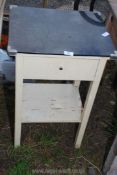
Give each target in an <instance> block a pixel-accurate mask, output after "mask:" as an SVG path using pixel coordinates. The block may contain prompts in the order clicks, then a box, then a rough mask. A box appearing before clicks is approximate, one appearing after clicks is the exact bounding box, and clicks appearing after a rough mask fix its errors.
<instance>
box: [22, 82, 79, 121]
mask: <svg viewBox="0 0 117 175" xmlns="http://www.w3.org/2000/svg"><path fill="white" fill-rule="evenodd" d="M81 106H82V105H81V99H80V95H79V91H78V87H75V86H74V85H72V84H44V83H42V84H40V83H38V84H34V83H24V85H23V114H22V122H23V123H28V122H29V123H30V122H33V123H35V122H41V123H48V122H53V123H56V122H70V123H71V122H81Z"/></svg>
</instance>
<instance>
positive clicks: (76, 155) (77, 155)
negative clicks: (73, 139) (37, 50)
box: [74, 149, 83, 158]
mask: <svg viewBox="0 0 117 175" xmlns="http://www.w3.org/2000/svg"><path fill="white" fill-rule="evenodd" d="M74 154H75V157H76V158H79V157H81V156H83V151H82V150H81V149H75V151H74Z"/></svg>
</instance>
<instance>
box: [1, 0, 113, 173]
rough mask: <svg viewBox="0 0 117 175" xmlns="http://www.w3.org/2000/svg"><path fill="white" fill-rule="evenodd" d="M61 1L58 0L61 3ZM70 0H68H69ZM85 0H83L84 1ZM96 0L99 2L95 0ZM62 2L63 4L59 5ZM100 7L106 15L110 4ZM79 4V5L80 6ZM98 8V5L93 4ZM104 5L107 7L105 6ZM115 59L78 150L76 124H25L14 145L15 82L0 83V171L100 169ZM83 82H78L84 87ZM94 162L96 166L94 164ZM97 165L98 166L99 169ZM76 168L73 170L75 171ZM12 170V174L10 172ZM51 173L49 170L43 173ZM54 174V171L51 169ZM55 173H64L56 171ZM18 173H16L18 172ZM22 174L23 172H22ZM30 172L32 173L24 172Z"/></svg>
mask: <svg viewBox="0 0 117 175" xmlns="http://www.w3.org/2000/svg"><path fill="white" fill-rule="evenodd" d="M14 2H15V4H20V5H21V4H23V5H26V3H27V1H26V0H25V1H13V0H11V1H10V0H8V3H7V5H6V9H8V4H9V3H14ZM28 2H29V4H30V5H34V6H35V5H38V6H41V5H42V1H40V2H39V1H38V0H35V2H34V1H28ZM51 2H54V3H50V4H49V7H55V4H56V6H57V7H60V6H62V5H63V6H64V5H66V3H67V1H57V2H56V3H55V1H52V0H51ZM60 2H61V3H60ZM69 3H71V1H69ZM83 3H84V1H82V5H83ZM98 3H99V2H98ZM61 4H62V5H61ZM99 4H100V6H101V11H102V13H103V14H105V15H107V14H108V12H109V9H110V8H109V6H108V4H107V2H106V1H105V0H103V1H100V3H99ZM81 8H82V7H81ZM96 9H99V5H96ZM105 9H106V10H105ZM115 69H116V66H115V63H114V62H112V61H110V62H108V64H107V66H106V70H105V72H104V75H103V79H102V82H101V84H100V87H99V90H98V93H97V96H96V100H95V103H94V106H93V110H92V112H91V115H90V120H89V122H88V126H87V129H86V133H85V136H84V139H83V143H82V146H81V148H80V150H75V149H74V137H75V132H76V127H77V126H76V125H75V124H30V125H29V124H24V125H23V129H22V146H21V147H20V148H17V149H14V148H13V135H12V133H13V126H14V91H15V88H14V85H13V84H6V85H4V86H3V85H2V84H0V175H6V174H8V175H16V174H17V173H16V174H13V172H12V171H15V168H14V167H15V166H16V165H17V167H18V166H22V165H23V166H24V164H25V166H26V163H27V164H28V168H29V169H30V170H32V171H33V172H35V173H36V174H44V170H54V171H55V170H56V169H57V170H64V171H65V172H66V174H70V175H71V174H72V172H71V170H73V171H74V172H73V174H79V175H80V174H81V175H87V170H88V168H89V167H92V166H93V167H94V168H95V169H97V175H98V174H100V172H99V170H101V169H102V166H103V162H104V159H105V156H106V154H107V151H108V148H109V144H110V135H109V133H108V132H107V131H106V129H107V127H108V123H111V122H112V120H113V111H114V107H115V92H114V90H113V89H112V81H113V76H114V73H115ZM84 84H85V83H83V84H82V85H81V89H82V92H83V91H85V89H86V88H85V87H86V86H85V85H84ZM95 166H96V167H95ZM98 168H99V170H98ZM75 171H76V173H75ZM10 173H11V174H10ZM45 174H51V173H47V172H46V173H45ZM53 174H55V172H54V173H53ZM56 174H65V173H63V172H57V173H56ZM17 175H19V174H17ZM22 175H23V174H22ZM26 175H31V174H26Z"/></svg>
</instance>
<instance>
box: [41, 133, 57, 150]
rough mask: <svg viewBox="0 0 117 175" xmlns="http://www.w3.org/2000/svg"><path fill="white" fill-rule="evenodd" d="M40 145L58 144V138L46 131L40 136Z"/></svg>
mask: <svg viewBox="0 0 117 175" xmlns="http://www.w3.org/2000/svg"><path fill="white" fill-rule="evenodd" d="M38 141H39V145H40V146H42V147H51V146H56V145H57V143H58V142H57V138H56V137H55V136H53V135H51V134H49V133H44V134H42V135H41V136H39V138H38Z"/></svg>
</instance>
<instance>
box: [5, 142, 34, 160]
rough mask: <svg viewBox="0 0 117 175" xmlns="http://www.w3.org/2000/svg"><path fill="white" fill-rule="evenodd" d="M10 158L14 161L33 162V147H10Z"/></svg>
mask: <svg viewBox="0 0 117 175" xmlns="http://www.w3.org/2000/svg"><path fill="white" fill-rule="evenodd" d="M7 152H8V156H9V157H10V158H11V159H12V160H14V161H24V160H25V161H26V162H31V161H32V159H33V156H34V150H33V149H32V148H31V146H28V145H22V146H19V147H17V148H14V147H13V146H10V147H9V149H8V151H7Z"/></svg>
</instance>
